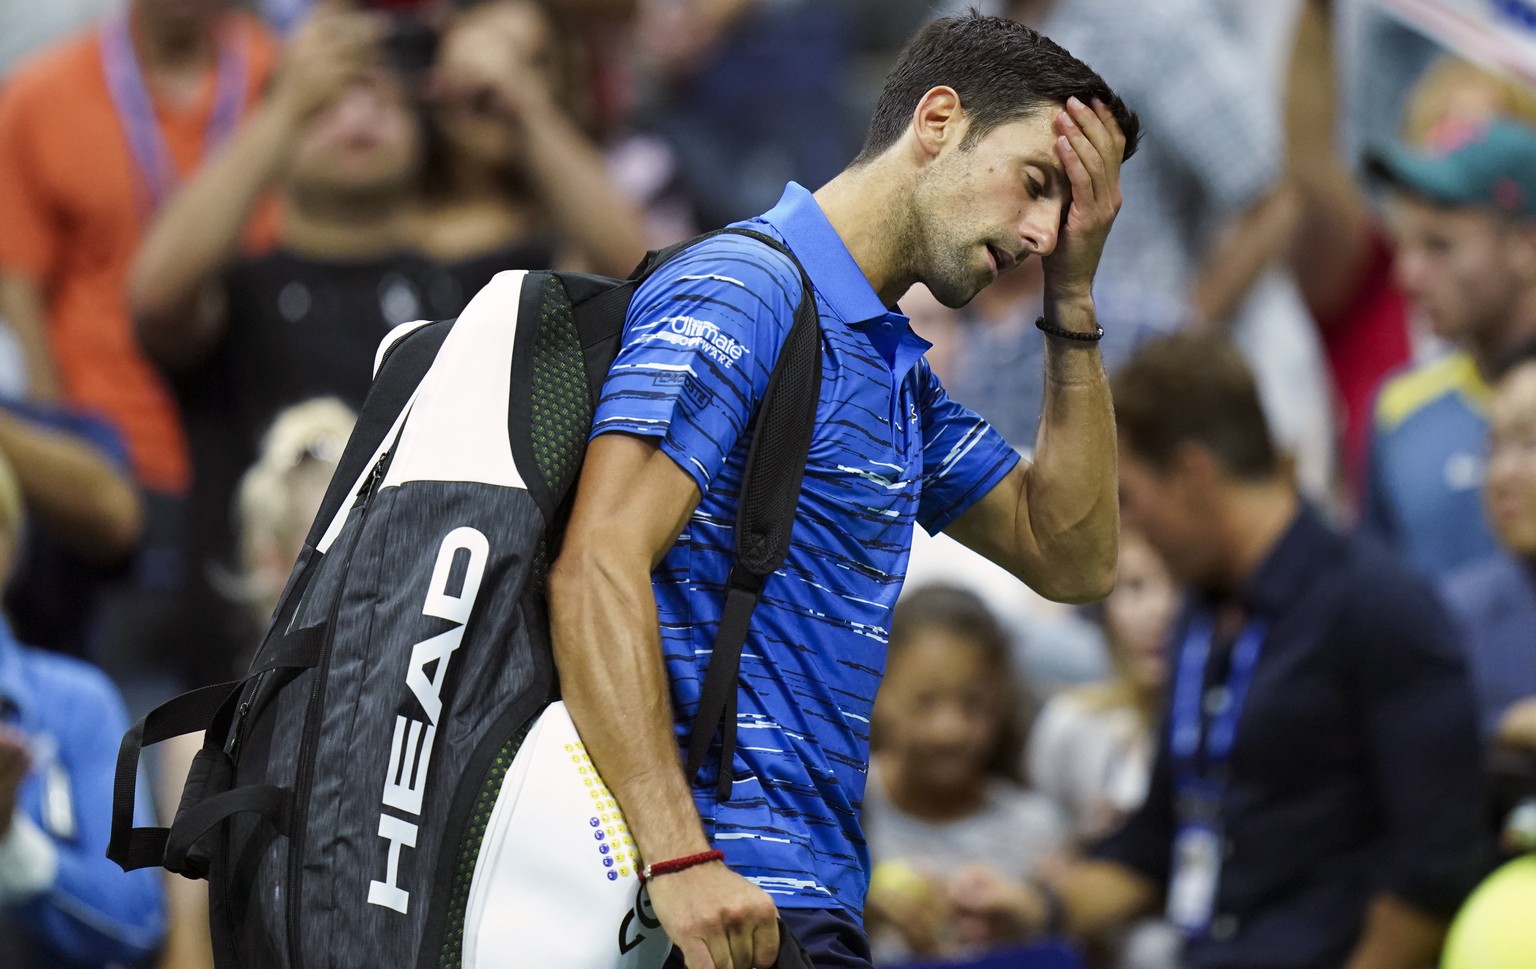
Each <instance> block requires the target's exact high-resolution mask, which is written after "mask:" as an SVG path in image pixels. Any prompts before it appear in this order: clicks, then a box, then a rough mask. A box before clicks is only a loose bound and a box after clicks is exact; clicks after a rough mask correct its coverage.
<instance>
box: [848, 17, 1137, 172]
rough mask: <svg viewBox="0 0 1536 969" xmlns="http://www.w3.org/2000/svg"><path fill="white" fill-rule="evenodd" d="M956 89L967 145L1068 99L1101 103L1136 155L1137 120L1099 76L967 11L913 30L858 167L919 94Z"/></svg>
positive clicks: (895, 134) (1017, 29)
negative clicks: (965, 119) (967, 122)
mask: <svg viewBox="0 0 1536 969" xmlns="http://www.w3.org/2000/svg"><path fill="white" fill-rule="evenodd" d="M939 86H947V87H951V88H954V90H955V93H956V94H958V95H959V96H960V105H961V107H963V108H964V109H965V113H966V116H967V117H968V118H969V119H970V127H969V128H968V129H967V130H966V135H965V141H964V142H962V145H969V144H972V143H974V142H975V141H976V140H977V139H979V138H981V137H982V136H983V135H985V134H986V133H987V132H989V131H991V130H992V129H993V128H996V127H998V126H999V125H1004V124H1007V123H1008V122H1010V121H1017V120H1018V119H1019V118H1022V117H1024V116H1025V115H1028V114H1031V113H1033V112H1034V111H1036V110H1038V109H1040V108H1043V107H1053V106H1061V105H1065V104H1066V103H1067V99H1068V98H1070V97H1076V98H1077V99H1078V100H1080V101H1082V102H1083V103H1084V104H1087V103H1090V102H1091V101H1092V100H1093V99H1094V98H1098V99H1099V100H1100V101H1102V102H1104V104H1105V105H1107V106H1108V107H1109V109H1110V111H1111V112H1112V113H1113V114H1114V116H1115V120H1116V121H1118V122H1119V123H1120V130H1121V131H1122V132H1124V133H1125V158H1130V157H1131V155H1132V154H1133V153H1134V152H1135V151H1136V143H1137V141H1138V140H1139V139H1140V137H1141V119H1140V118H1138V117H1137V116H1136V112H1134V111H1132V110H1131V109H1130V108H1128V107H1126V105H1125V102H1124V101H1122V100H1120V96H1119V95H1118V94H1116V93H1115V92H1114V91H1111V90H1110V88H1109V85H1108V84H1106V83H1104V79H1103V78H1101V77H1099V75H1098V74H1096V73H1094V71H1093V69H1092V68H1090V67H1089V66H1088V65H1087V64H1084V63H1083V62H1082V61H1080V60H1078V59H1077V58H1075V57H1073V56H1072V55H1071V54H1068V53H1067V52H1066V51H1065V50H1063V49H1062V48H1061V45H1059V44H1057V43H1056V42H1055V41H1053V40H1051V39H1050V38H1049V37H1046V36H1044V35H1042V34H1041V33H1040V32H1039V31H1037V30H1032V29H1030V28H1029V27H1026V26H1024V25H1023V24H1021V23H1019V22H1018V21H1016V20H1009V19H1007V18H1005V17H987V16H983V15H982V14H980V13H978V12H977V11H976V10H975V9H972V10H971V12H970V13H969V14H963V15H960V16H956V17H941V18H939V19H938V20H935V21H933V22H931V23H929V24H928V25H927V26H925V27H924V28H923V29H922V30H920V31H918V32H917V35H916V36H915V37H913V38H912V39H911V40H910V41H909V42H908V43H907V46H906V49H905V50H903V51H902V52H901V56H900V57H898V58H897V60H896V66H895V67H894V68H892V70H891V73H890V75H889V76H887V77H886V79H885V87H884V88H883V89H882V90H881V91H880V99H879V100H878V101H876V102H875V113H874V117H873V118H872V119H871V120H870V123H869V134H868V135H867V136H866V137H865V140H864V148H863V150H862V151H860V152H859V156H858V157H857V158H855V159H854V164H855V165H859V164H863V163H865V162H868V161H871V160H872V159H874V158H875V156H877V155H879V154H881V153H882V152H884V151H885V150H886V149H887V148H889V147H891V146H892V145H894V144H895V143H896V141H897V139H899V138H900V137H901V133H902V132H903V131H905V130H906V128H907V125H908V124H910V123H911V121H912V112H913V111H914V110H916V109H917V104H918V102H919V101H921V100H922V98H923V95H925V94H927V93H928V92H929V91H931V90H933V89H934V88H936V87H939Z"/></svg>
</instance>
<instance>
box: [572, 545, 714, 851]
mask: <svg viewBox="0 0 1536 969" xmlns="http://www.w3.org/2000/svg"><path fill="white" fill-rule="evenodd" d="M615 547H616V546H615V545H613V544H607V543H600V544H597V545H593V546H589V548H607V549H612V548H615ZM549 601H550V621H551V627H552V635H553V640H554V652H555V663H556V666H557V668H558V669H559V671H560V690H561V695H562V697H563V698H564V700H565V703H566V707H567V708H568V709H569V711H570V714H571V720H572V722H574V723H575V725H576V729H577V731H578V732H579V733H580V734H581V738H582V743H583V744H585V745H586V748H587V752H588V753H589V754H590V755H591V757H592V761H593V763H594V764H595V765H596V767H597V769H598V773H599V774H601V775H602V778H603V781H604V783H606V784H607V785H608V788H609V789H610V790H611V791H613V793H614V796H615V798H617V800H618V802H619V806H620V807H621V808H622V809H623V811H624V817H625V821H626V823H627V824H628V826H629V830H630V832H631V833H632V834H633V835H634V837H635V843H636V845H637V846H638V847H639V849H640V853H641V856H642V857H643V858H645V859H646V860H647V861H659V860H665V859H668V858H676V857H679V856H682V855H688V854H694V853H697V852H700V851H706V850H708V849H709V843H708V841H707V840H706V839H705V837H704V829H703V825H702V824H701V823H700V821H699V815H698V811H697V809H696V808H695V807H694V803H693V796H692V793H691V792H690V790H689V787H688V783H687V780H686V779H685V778H684V777H683V772H682V769H681V766H680V764H679V758H678V748H677V741H676V739H675V737H674V734H673V732H672V722H673V717H672V701H671V692H670V690H669V689H668V683H667V674H666V667H665V665H664V663H663V660H662V654H661V643H660V630H659V625H658V622H657V614H656V600H655V595H654V593H653V592H652V590H651V579H650V564H649V563H647V562H644V561H641V560H639V559H637V558H635V557H633V556H631V557H629V558H627V559H626V558H621V557H620V556H619V555H616V554H611V553H610V554H604V553H602V552H593V551H586V552H581V551H571V550H569V549H568V550H567V552H566V554H564V555H562V557H561V559H560V561H559V562H558V563H557V564H556V566H555V569H554V570H553V571H552V572H551V574H550V581H549Z"/></svg>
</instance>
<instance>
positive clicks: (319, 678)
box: [287, 450, 390, 969]
mask: <svg viewBox="0 0 1536 969" xmlns="http://www.w3.org/2000/svg"><path fill="white" fill-rule="evenodd" d="M389 455H390V452H389V451H387V450H386V451H385V452H384V453H383V454H381V455H379V460H378V461H377V462H376V463H375V464H374V466H373V471H372V472H371V473H370V474H369V475H368V480H367V481H366V482H364V483H363V487H362V488H360V489H358V494H357V498H358V500H359V501H360V502H361V504H360V505H359V506H358V513H357V522H356V525H355V527H354V528H353V530H352V537H351V538H350V539H349V540H348V542H347V557H346V564H345V565H344V566H343V572H342V574H341V579H340V581H339V582H338V583H337V587H336V598H335V599H334V600H333V601H332V602H331V611H330V615H329V617H328V619H327V620H326V626H325V642H324V643H322V644H321V646H320V661H319V662H318V663H317V664H316V665H315V682H314V685H313V686H312V687H311V688H310V692H309V706H308V707H307V708H306V709H305V712H304V736H303V738H302V739H301V740H300V742H299V763H298V772H297V776H296V777H295V778H294V785H293V813H292V815H291V817H292V818H293V819H294V830H293V831H292V832H291V833H290V834H289V836H288V904H287V908H288V965H289V967H290V969H304V957H303V953H302V950H300V948H299V905H300V901H301V897H302V892H301V891H300V888H301V885H300V881H301V877H302V872H303V869H304V847H305V840H306V839H305V836H304V835H305V824H304V820H305V817H306V815H307V812H308V808H309V793H310V788H311V787H312V786H313V783H314V772H315V747H316V746H317V744H318V741H319V734H320V708H321V706H322V705H323V704H324V702H325V674H326V673H327V672H328V671H329V669H330V665H331V644H332V643H333V641H334V640H335V638H336V620H337V617H338V615H340V613H341V600H342V596H343V595H344V594H345V593H346V588H347V578H348V576H349V575H350V574H351V571H352V556H353V554H354V553H355V552H356V551H357V541H358V537H359V536H361V535H362V533H363V521H364V519H366V518H367V516H368V506H369V504H370V503H371V501H372V499H373V495H374V492H375V491H377V490H378V487H379V482H380V481H382V480H383V478H384V467H385V465H386V464H388V463H389Z"/></svg>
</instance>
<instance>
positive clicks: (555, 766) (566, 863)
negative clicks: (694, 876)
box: [463, 702, 672, 969]
mask: <svg viewBox="0 0 1536 969" xmlns="http://www.w3.org/2000/svg"><path fill="white" fill-rule="evenodd" d="M638 858H639V856H638V854H637V853H636V852H635V849H634V846H633V842H632V841H631V840H630V838H629V835H628V830H627V828H626V827H625V824H624V816H623V814H621V813H620V812H619V809H618V805H617V804H616V803H615V802H614V800H613V795H612V794H611V793H610V792H609V791H608V789H607V787H606V786H604V784H603V781H602V778H600V777H598V775H597V771H596V769H595V768H593V766H592V764H591V761H590V760H589V759H588V758H587V755H586V750H585V748H584V747H583V746H582V743H581V738H580V737H579V736H578V735H577V733H576V727H575V725H574V724H572V723H571V717H570V714H569V713H567V712H566V709H565V704H564V703H560V702H556V703H553V704H551V705H550V706H549V707H548V708H546V709H545V711H544V712H543V713H542V714H540V716H539V719H538V721H537V722H536V723H535V724H534V725H533V727H532V729H530V730H529V732H528V736H527V737H526V738H524V740H523V745H522V747H521V749H519V750H518V752H517V756H516V758H514V760H513V762H512V766H511V767H510V768H509V769H508V771H507V776H506V778H505V779H504V780H503V781H502V785H501V793H500V795H499V796H498V797H497V800H496V807H495V808H494V809H493V810H492V811H491V818H490V821H489V823H488V824H487V826H486V832H485V841H484V843H483V845H482V847H481V850H480V858H479V860H478V861H477V862H476V864H475V873H474V877H473V879H472V880H471V882H470V888H469V901H468V905H467V907H466V910H465V924H464V953H463V959H464V961H463V966H464V969H505V967H510V966H538V967H540V969H659V967H660V966H661V965H662V963H663V962H665V961H666V958H667V954H668V953H669V952H670V951H671V949H672V945H671V942H670V941H669V940H668V939H667V937H666V935H665V934H664V933H663V932H662V931H661V929H660V927H659V926H658V925H657V924H656V922H655V918H654V917H653V915H652V913H651V909H650V902H649V899H648V898H647V897H646V896H645V894H644V893H643V892H642V891H641V890H640V880H639V877H638V875H639V873H638V871H637V867H636V866H637V861H638Z"/></svg>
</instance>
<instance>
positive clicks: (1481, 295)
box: [1364, 121, 1536, 577]
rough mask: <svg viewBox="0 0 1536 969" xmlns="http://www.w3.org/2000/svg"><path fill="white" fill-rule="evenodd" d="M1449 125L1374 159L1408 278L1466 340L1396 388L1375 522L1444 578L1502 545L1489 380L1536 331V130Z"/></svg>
mask: <svg viewBox="0 0 1536 969" xmlns="http://www.w3.org/2000/svg"><path fill="white" fill-rule="evenodd" d="M1444 134H1445V137H1446V138H1448V139H1449V140H1444V141H1440V142H1438V143H1436V144H1433V145H1431V146H1429V147H1428V148H1426V149H1423V150H1418V151H1415V150H1410V149H1407V148H1394V149H1392V150H1390V151H1388V152H1387V153H1385V154H1383V155H1381V156H1379V157H1378V158H1376V159H1375V160H1374V162H1373V167H1374V170H1375V171H1376V172H1378V173H1379V174H1380V175H1381V176H1383V177H1384V178H1385V179H1387V181H1388V183H1389V184H1390V185H1391V186H1392V188H1393V192H1392V199H1391V207H1390V210H1389V226H1390V229H1391V232H1392V236H1393V240H1394V248H1395V250H1396V257H1395V260H1396V262H1395V269H1394V271H1395V274H1396V277H1397V281H1398V284H1399V285H1400V286H1401V287H1402V289H1403V291H1404V292H1405V293H1406V294H1407V295H1408V297H1409V299H1411V300H1412V301H1413V302H1414V303H1415V304H1417V306H1418V307H1419V308H1420V309H1421V310H1422V311H1423V312H1424V314H1425V315H1426V316H1427V317H1428V318H1429V320H1430V322H1431V325H1433V326H1434V328H1435V331H1436V332H1437V333H1438V334H1439V335H1440V336H1442V337H1444V338H1446V339H1447V340H1451V341H1453V342H1454V343H1455V344H1456V345H1457V347H1458V349H1457V351H1456V352H1454V353H1452V354H1450V355H1449V356H1447V357H1444V358H1443V359H1440V360H1436V361H1433V362H1431V363H1427V364H1424V365H1423V366H1420V367H1417V368H1415V369H1413V370H1410V371H1409V372H1407V373H1405V374H1402V375H1400V376H1398V377H1395V378H1393V379H1392V380H1390V381H1388V382H1387V383H1386V384H1385V385H1383V387H1382V390H1381V394H1380V397H1379V398H1378V400H1377V403H1376V416H1375V428H1374V437H1373V439H1372V442H1371V452H1370V471H1369V487H1368V489H1367V494H1366V507H1365V520H1364V524H1365V525H1366V527H1368V528H1369V529H1371V530H1372V531H1373V532H1375V533H1376V534H1378V535H1380V536H1381V537H1383V538H1384V539H1385V540H1386V541H1387V542H1388V543H1389V544H1391V545H1392V546H1393V547H1394V548H1396V549H1397V550H1398V551H1400V552H1401V553H1402V554H1403V555H1404V556H1405V557H1406V558H1407V560H1408V561H1409V562H1410V563H1412V564H1413V565H1414V566H1415V567H1417V568H1419V569H1420V570H1422V571H1423V572H1424V573H1425V574H1426V575H1430V576H1435V577H1439V576H1444V575H1445V574H1447V573H1448V572H1450V571H1451V570H1453V569H1455V568H1456V567H1458V566H1461V565H1465V564H1468V563H1470V562H1473V561H1476V560H1477V559H1479V558H1483V557H1486V556H1488V555H1491V554H1493V552H1494V551H1495V545H1494V541H1493V537H1492V535H1491V534H1490V532H1489V531H1488V527H1487V524H1486V522H1485V521H1484V519H1483V514H1482V509H1481V507H1480V504H1479V500H1478V489H1479V486H1480V485H1481V483H1482V477H1483V459H1482V455H1481V452H1480V443H1479V442H1481V441H1482V440H1483V438H1484V434H1485V431H1486V427H1487V418H1486V416H1485V406H1486V398H1487V395H1488V382H1489V381H1491V380H1493V379H1495V378H1496V377H1497V376H1498V375H1499V372H1500V371H1501V369H1502V368H1503V366H1504V363H1505V361H1506V360H1507V358H1508V356H1509V354H1510V353H1511V352H1513V351H1514V350H1515V349H1516V348H1518V347H1519V346H1520V345H1521V343H1522V342H1524V341H1526V340H1529V339H1532V338H1533V337H1536V129H1533V128H1528V127H1526V126H1524V125H1521V124H1517V123H1515V122H1512V121H1494V122H1483V123H1481V124H1472V125H1466V124H1463V125H1458V126H1457V127H1456V128H1455V129H1453V130H1448V131H1447V132H1445V133H1444Z"/></svg>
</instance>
